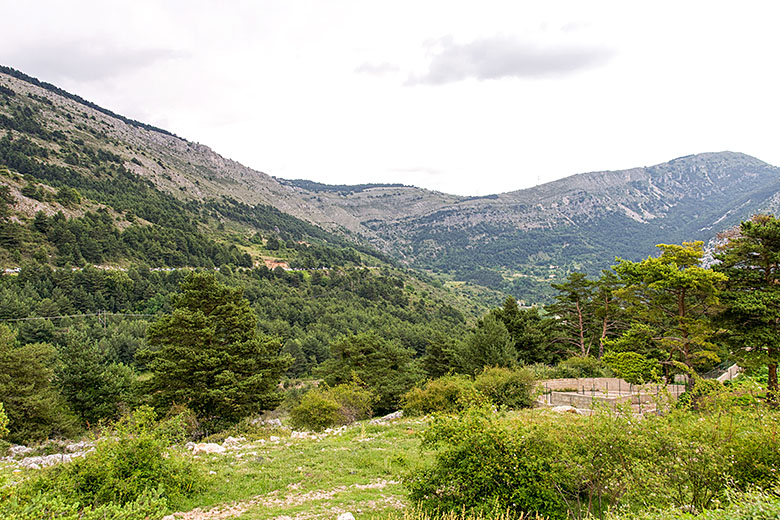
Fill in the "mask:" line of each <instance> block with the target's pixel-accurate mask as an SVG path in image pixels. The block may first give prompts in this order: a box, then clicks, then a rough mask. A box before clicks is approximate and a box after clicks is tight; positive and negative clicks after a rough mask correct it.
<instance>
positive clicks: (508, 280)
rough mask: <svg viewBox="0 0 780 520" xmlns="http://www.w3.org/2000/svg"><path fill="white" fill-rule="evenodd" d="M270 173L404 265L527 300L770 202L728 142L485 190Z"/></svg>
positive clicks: (777, 178)
mask: <svg viewBox="0 0 780 520" xmlns="http://www.w3.org/2000/svg"><path fill="white" fill-rule="evenodd" d="M282 182H283V183H284V184H287V185H288V186H290V187H293V188H295V189H296V190H297V191H298V193H299V194H300V195H301V196H303V197H307V198H308V199H309V200H310V202H312V203H313V204H315V205H317V207H318V209H319V210H320V211H321V212H323V213H327V212H329V211H330V212H333V211H334V210H333V209H331V208H334V207H335V208H338V209H339V210H343V211H346V212H348V213H349V214H350V215H351V216H352V217H353V218H354V219H355V220H357V221H359V222H360V224H361V226H362V229H361V230H360V233H361V234H362V235H363V236H365V237H367V238H369V239H370V240H371V241H373V243H374V244H375V245H377V246H378V247H380V248H381V249H383V250H384V251H386V252H388V253H389V254H392V255H394V256H396V257H397V258H399V259H402V260H403V261H405V262H407V263H408V264H409V265H412V266H414V267H418V268H423V269H430V270H432V271H435V272H440V273H447V274H448V275H451V276H453V277H454V278H456V279H461V280H471V281H474V282H477V283H481V284H483V285H487V286H490V287H494V288H497V289H501V290H505V291H511V292H513V293H514V294H516V295H517V296H518V297H521V298H523V297H526V298H528V297H529V295H531V296H530V299H536V298H540V297H542V296H541V293H543V292H544V289H545V288H546V287H547V285H548V284H549V281H550V280H551V279H552V280H555V279H559V278H561V277H563V276H565V275H566V274H568V272H570V271H572V270H585V271H587V272H590V273H592V274H595V273H597V272H598V271H599V270H600V269H603V268H606V267H608V266H609V265H611V264H612V263H614V259H615V257H616V256H619V257H622V258H626V259H631V260H637V259H640V258H642V257H646V256H648V255H650V254H652V253H653V250H654V246H655V244H658V243H662V242H682V241H691V240H704V241H707V240H709V239H711V238H712V237H713V236H714V235H715V234H717V232H719V231H721V230H723V229H726V228H728V227H729V226H732V225H734V224H736V223H738V222H739V221H740V220H741V219H744V218H747V217H749V216H750V215H752V214H754V213H757V212H761V211H774V210H775V209H776V208H777V206H778V202H779V201H780V195H778V193H779V192H780V171H779V170H778V168H776V167H774V166H771V165H769V164H766V163H764V162H762V161H760V160H758V159H756V158H753V157H750V156H747V155H744V154H741V153H734V152H721V153H705V154H700V155H691V156H687V157H680V158H678V159H674V160H672V161H669V162H667V163H663V164H659V165H655V166H650V167H643V168H633V169H630V170H621V171H604V172H593V173H583V174H579V175H574V176H571V177H567V178H565V179H561V180H557V181H554V182H550V183H547V184H543V185H541V186H537V187H534V188H530V189H525V190H519V191H514V192H510V193H502V194H498V195H491V196H487V197H455V196H449V195H444V194H441V193H435V192H430V191H427V190H422V189H418V188H412V187H399V186H370V185H367V186H364V187H361V189H356V190H347V189H346V188H343V187H342V188H339V189H328V188H326V187H322V186H320V187H318V189H317V191H314V190H313V189H312V188H311V187H309V186H308V185H307V184H305V183H302V182H300V181H282ZM315 195H316V197H314V196H315Z"/></svg>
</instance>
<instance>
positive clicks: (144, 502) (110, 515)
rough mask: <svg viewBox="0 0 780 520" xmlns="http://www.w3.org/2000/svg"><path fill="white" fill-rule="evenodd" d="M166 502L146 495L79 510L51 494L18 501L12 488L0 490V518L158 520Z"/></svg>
mask: <svg viewBox="0 0 780 520" xmlns="http://www.w3.org/2000/svg"><path fill="white" fill-rule="evenodd" d="M165 512H166V501H165V499H164V498H161V497H160V496H159V495H158V494H157V493H154V492H152V493H149V494H145V495H143V496H141V497H138V499H136V500H134V501H133V502H129V503H127V504H123V505H119V504H113V503H112V504H105V505H102V506H96V507H92V506H86V507H82V506H81V505H80V504H79V503H78V502H70V501H68V499H66V498H63V497H61V496H59V495H57V494H54V493H46V494H45V493H38V494H36V495H35V496H32V497H24V498H20V497H19V496H17V495H16V494H14V493H13V490H12V489H8V488H6V489H3V490H2V491H0V518H3V520H41V519H42V518H51V519H55V518H56V519H57V520H148V519H150V518H161V517H162V516H163V515H164V514H165Z"/></svg>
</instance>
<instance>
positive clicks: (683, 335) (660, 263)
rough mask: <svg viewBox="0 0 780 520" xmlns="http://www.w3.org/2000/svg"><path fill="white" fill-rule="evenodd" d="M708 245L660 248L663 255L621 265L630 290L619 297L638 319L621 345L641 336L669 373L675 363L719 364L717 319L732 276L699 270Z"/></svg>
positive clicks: (620, 271)
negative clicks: (721, 295) (721, 294)
mask: <svg viewBox="0 0 780 520" xmlns="http://www.w3.org/2000/svg"><path fill="white" fill-rule="evenodd" d="M702 245H703V244H702V242H683V244H682V245H666V244H660V245H658V248H659V249H660V250H661V254H660V256H658V257H650V258H647V259H646V260H642V261H641V262H630V261H627V260H621V261H620V263H619V264H618V265H617V266H615V268H614V269H615V272H616V273H617V274H618V276H619V277H620V280H621V282H622V283H623V284H624V287H623V288H622V289H620V291H619V294H620V296H621V297H622V299H623V300H624V302H625V305H626V306H627V313H628V315H629V316H631V318H632V323H631V328H630V329H629V330H628V331H627V332H626V333H624V334H623V335H622V336H621V337H620V338H617V339H616V340H615V341H616V343H618V344H620V343H621V342H623V340H624V339H626V338H628V337H631V336H637V337H642V338H643V340H644V341H645V342H646V344H647V345H648V346H649V347H650V348H653V349H657V351H659V352H662V353H663V357H662V358H661V359H660V361H661V362H662V363H663V364H664V365H665V367H666V369H667V375H669V372H668V368H669V367H670V366H671V365H673V363H674V362H675V361H679V362H682V363H684V364H685V365H686V366H687V367H688V368H690V369H692V370H695V369H697V368H707V367H709V366H712V365H713V364H714V363H717V362H718V361H719V360H720V358H719V357H718V355H717V347H716V345H715V344H714V343H713V336H714V334H715V330H714V327H713V324H712V320H711V318H712V316H713V315H714V313H715V312H716V311H717V309H718V304H719V299H718V294H719V290H720V287H721V285H722V284H723V283H724V282H725V281H726V276H725V275H724V274H722V273H717V272H714V271H711V270H709V269H704V268H703V267H700V266H699V262H700V261H701V258H702V256H703V250H702Z"/></svg>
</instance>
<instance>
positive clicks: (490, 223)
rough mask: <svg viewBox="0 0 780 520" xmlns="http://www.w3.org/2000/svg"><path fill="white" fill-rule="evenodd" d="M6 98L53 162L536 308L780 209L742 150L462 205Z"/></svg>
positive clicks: (85, 106)
mask: <svg viewBox="0 0 780 520" xmlns="http://www.w3.org/2000/svg"><path fill="white" fill-rule="evenodd" d="M9 71H10V72H9ZM3 89H4V90H3ZM0 92H5V93H6V94H5V95H6V96H15V97H14V99H16V101H14V103H15V105H14V106H16V107H17V108H16V109H18V107H19V106H20V100H22V101H23V104H25V105H26V107H27V108H25V110H28V109H29V110H30V112H31V113H34V114H35V117H36V118H37V119H38V120H40V121H42V123H43V125H44V126H45V127H46V128H47V131H48V132H49V135H55V136H56V135H57V134H58V133H59V134H61V135H63V136H65V135H67V136H68V138H67V139H62V140H59V141H58V140H57V139H44V138H39V137H38V136H36V135H35V132H28V131H24V132H22V133H24V134H25V135H26V136H27V137H28V138H30V139H31V140H32V141H33V142H34V143H35V144H37V145H40V146H41V147H44V148H47V149H50V150H51V151H52V157H51V158H50V159H49V160H50V162H52V163H53V164H59V165H62V166H66V165H67V160H68V158H67V153H66V152H67V149H64V148H63V147H64V146H66V145H67V143H68V141H69V140H70V142H78V143H82V144H83V145H84V146H86V147H87V148H89V147H90V146H91V147H94V148H95V149H97V148H100V149H103V150H105V151H107V152H108V153H110V154H115V155H116V156H118V157H120V158H121V163H122V166H123V167H124V168H126V169H127V170H128V171H130V172H132V173H133V174H136V175H138V176H140V177H142V178H144V179H148V180H149V181H150V182H151V183H153V185H154V186H155V187H156V188H157V189H160V190H162V191H164V192H167V193H169V194H171V195H172V196H174V197H175V198H177V199H179V200H181V201H188V200H194V201H201V202H202V201H208V200H217V199H220V200H223V199H229V200H233V201H236V202H238V203H241V204H246V205H249V206H251V205H253V204H266V205H270V206H273V207H275V208H277V209H278V210H280V211H282V212H284V213H288V214H290V215H293V216H295V217H298V218H300V219H303V220H306V221H308V222H310V223H313V224H316V225H318V226H320V227H322V228H324V229H326V230H329V231H334V232H336V233H338V234H340V235H342V236H346V237H349V238H350V240H353V241H356V242H370V243H371V244H373V245H374V246H375V247H377V248H378V249H380V250H382V251H383V252H385V253H387V254H389V255H391V256H392V257H395V258H396V259H398V260H400V261H402V262H404V263H406V264H407V265H409V266H411V267H415V268H422V269H426V270H429V271H435V272H438V273H440V274H443V275H445V276H447V277H450V278H451V279H453V280H465V281H472V282H475V283H477V284H481V285H486V286H489V287H492V288H494V289H500V290H503V291H508V292H512V293H514V294H515V295H516V296H518V297H520V298H526V299H528V300H530V301H536V300H538V299H539V297H540V294H542V293H543V292H544V287H547V286H548V285H549V281H550V280H555V279H559V278H561V277H563V276H565V275H566V274H567V273H568V272H570V271H571V270H585V271H588V272H592V273H595V272H597V271H598V270H599V269H602V268H605V267H608V266H609V265H611V263H613V261H614V258H615V257H616V256H621V257H625V258H629V259H638V258H641V257H644V256H647V255H649V254H652V253H653V250H654V248H653V246H654V245H655V244H656V243H660V242H680V241H683V240H705V241H707V240H709V239H711V238H712V237H713V236H714V235H715V234H716V233H717V232H718V231H721V230H723V229H726V228H728V227H730V226H733V225H735V224H737V223H738V222H739V221H740V220H741V219H745V218H748V217H749V216H750V215H752V214H754V213H756V212H761V211H774V210H775V209H777V208H778V207H780V175H778V173H780V172H779V170H778V168H777V167H774V166H771V165H769V164H767V163H764V162H762V161H760V160H759V159H756V158H753V157H750V156H747V155H744V154H740V153H735V152H718V153H705V154H699V155H691V156H686V157H680V158H677V159H674V160H672V161H669V162H666V163H663V164H659V165H654V166H649V167H641V168H631V169H628V170H620V171H602V172H591V173H582V174H578V175H573V176H571V177H567V178H564V179H560V180H557V181H553V182H550V183H546V184H543V185H540V186H536V187H533V188H529V189H524V190H518V191H513V192H508V193H501V194H496V195H490V196H483V197H463V196H456V195H450V194H445V193H440V192H434V191H430V190H425V189H422V188H416V187H413V186H404V185H399V184H379V185H375V184H367V185H358V186H329V185H324V184H320V183H315V182H312V181H301V180H298V181H295V180H285V179H276V178H274V177H271V176H269V175H267V174H265V173H263V172H260V171H257V170H253V169H251V168H248V167H245V166H243V165H241V164H239V163H237V162H235V161H232V160H230V159H226V158H224V157H222V156H220V155H219V154H217V153H216V152H214V151H212V150H211V149H210V148H208V147H207V146H205V145H201V144H198V143H192V142H189V141H187V140H185V139H182V138H179V137H177V136H175V135H173V134H171V133H169V132H167V131H164V130H160V129H156V128H154V127H151V126H149V125H145V124H143V123H138V122H135V121H132V120H129V119H127V118H123V117H122V116H117V115H116V114H113V113H111V112H110V111H107V110H104V109H100V107H97V106H96V105H94V104H91V103H89V102H87V101H84V100H82V99H81V98H78V97H77V96H72V95H68V94H67V93H64V94H63V91H61V90H59V89H58V88H57V87H54V86H51V85H46V84H44V83H41V82H37V80H34V78H29V77H28V76H25V75H24V74H22V73H19V72H18V71H13V69H7V68H4V69H0ZM9 93H10V94H9ZM7 99H9V100H10V97H7ZM10 106H11V102H10V101H8V102H7V107H10ZM16 109H15V110H16ZM2 114H3V111H2V106H0V115H2ZM3 117H6V116H3ZM9 122H10V123H9ZM12 123H13V120H12V119H9V118H8V117H6V124H4V125H0V127H5V128H7V129H9V130H13V128H11V127H10V126H12ZM9 125H10V126H9ZM63 143H64V144H63Z"/></svg>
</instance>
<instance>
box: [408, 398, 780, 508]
mask: <svg viewBox="0 0 780 520" xmlns="http://www.w3.org/2000/svg"><path fill="white" fill-rule="evenodd" d="M778 418H780V414H778V413H777V412H770V411H765V410H761V409H759V410H749V409H740V410H738V411H732V413H729V414H724V413H713V414H700V413H695V412H691V411H688V410H675V411H672V412H671V413H669V414H668V415H665V416H646V417H644V418H643V419H641V420H638V419H636V418H634V417H633V416H632V415H630V414H622V415H621V414H614V415H612V414H609V413H602V414H598V415H594V416H590V417H582V416H575V415H569V414H564V415H560V414H551V413H549V412H541V413H539V412H533V411H528V412H523V413H522V414H521V416H520V417H506V416H504V415H501V414H495V413H493V412H492V411H491V410H475V409H472V410H470V411H469V412H468V413H466V414H465V416H464V417H448V416H439V417H436V418H434V420H433V422H432V426H431V427H430V428H429V430H428V431H426V432H425V433H424V436H423V446H424V447H425V448H427V449H431V450H434V451H435V462H434V463H433V464H432V465H430V466H428V467H424V468H422V469H418V470H415V471H414V472H413V473H412V474H411V475H410V476H409V477H408V478H407V482H406V484H407V487H408V488H409V491H410V495H411V498H412V500H413V501H416V502H419V503H420V506H421V507H422V508H424V509H425V510H427V511H447V510H456V511H464V512H475V513H480V512H481V513H485V512H487V511H490V510H496V509H497V510H511V511H513V512H516V513H519V512H530V513H534V512H536V513H539V514H540V515H543V516H545V517H548V518H550V519H556V518H561V519H562V518H567V517H574V518H583V517H586V516H588V515H593V516H597V517H599V516H602V515H603V513H604V512H605V511H607V510H626V511H628V512H631V511H634V512H635V511H637V510H640V509H645V508H646V506H647V504H653V506H654V507H657V508H659V509H664V508H685V509H686V510H688V511H695V512H700V511H704V510H706V509H707V508H711V507H713V505H715V504H718V503H723V502H725V501H727V500H728V492H729V491H728V489H727V486H730V487H732V488H733V489H736V490H740V491H745V490H752V489H755V488H758V489H772V488H773V487H774V486H776V485H777V484H778V475H777V473H778V468H780V435H779V433H780V428H779V427H778Z"/></svg>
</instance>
